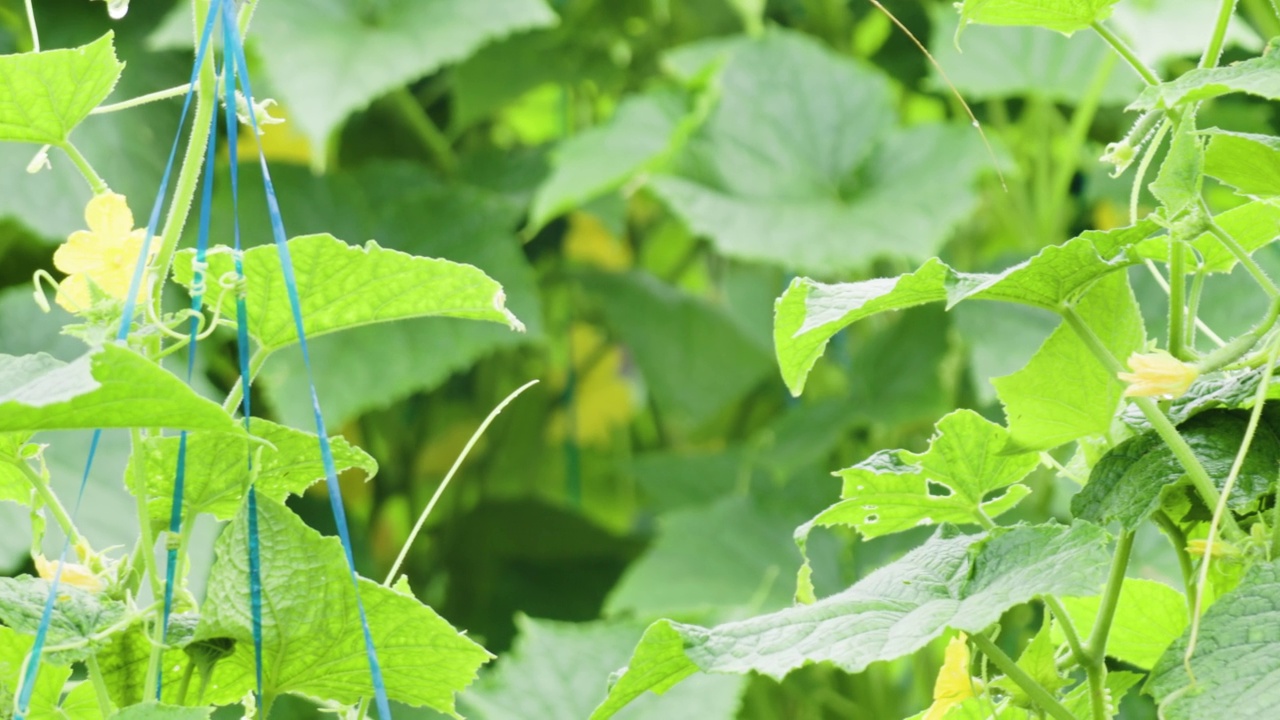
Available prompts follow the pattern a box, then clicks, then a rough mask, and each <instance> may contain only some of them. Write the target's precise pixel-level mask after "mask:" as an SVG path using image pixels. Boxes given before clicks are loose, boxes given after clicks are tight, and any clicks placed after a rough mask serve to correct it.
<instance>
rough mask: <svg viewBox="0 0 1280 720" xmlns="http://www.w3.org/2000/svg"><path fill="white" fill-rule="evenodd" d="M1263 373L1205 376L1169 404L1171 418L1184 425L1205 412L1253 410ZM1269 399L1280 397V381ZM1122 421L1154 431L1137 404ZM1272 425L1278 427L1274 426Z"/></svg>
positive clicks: (1256, 370)
mask: <svg viewBox="0 0 1280 720" xmlns="http://www.w3.org/2000/svg"><path fill="white" fill-rule="evenodd" d="M1263 370H1264V369H1263V368H1253V369H1246V370H1232V371H1228V372H1217V373H1209V374H1206V375H1201V376H1200V377H1198V378H1196V380H1195V382H1193V383H1191V387H1190V388H1188V389H1187V392H1186V393H1185V394H1184V395H1182V396H1181V397H1179V398H1177V399H1175V400H1174V401H1173V402H1172V403H1170V404H1169V409H1168V410H1167V411H1166V412H1167V414H1168V416H1169V419H1170V420H1171V421H1173V423H1174V424H1175V425H1180V424H1182V423H1183V422H1186V421H1187V420H1188V419H1190V418H1192V417H1195V416H1196V415H1198V414H1200V413H1202V412H1204V411H1205V410H1212V409H1215V408H1227V409H1248V408H1250V407H1252V406H1253V401H1254V398H1255V397H1256V396H1257V392H1258V383H1260V382H1262V376H1263V374H1264V371H1263ZM1267 397H1268V398H1269V399H1275V398H1276V397H1280V379H1273V380H1272V383H1271V386H1270V387H1269V388H1267ZM1264 413H1265V414H1264V415H1263V419H1264V420H1266V419H1267V417H1268V415H1269V412H1268V411H1265V410H1264ZM1120 419H1121V420H1122V421H1124V423H1125V424H1126V425H1128V426H1129V427H1131V428H1134V429H1135V430H1139V431H1147V430H1150V429H1151V423H1149V422H1147V419H1146V416H1144V415H1143V414H1142V411H1141V410H1139V409H1138V408H1137V406H1134V405H1130V406H1128V407H1126V408H1125V410H1124V412H1123V413H1122V414H1121V415H1120ZM1272 425H1273V426H1274V423H1272Z"/></svg>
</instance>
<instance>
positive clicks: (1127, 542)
mask: <svg viewBox="0 0 1280 720" xmlns="http://www.w3.org/2000/svg"><path fill="white" fill-rule="evenodd" d="M1133 538H1134V533H1133V532H1132V531H1129V532H1124V533H1121V534H1120V539H1119V540H1117V541H1116V552H1115V556H1114V557H1113V558H1112V561H1111V575H1110V576H1109V577H1108V578H1107V588H1106V590H1105V591H1103V594H1102V604H1101V605H1100V606H1099V607H1098V616H1097V619H1095V620H1094V623H1093V632H1092V633H1090V635H1089V644H1088V645H1087V646H1086V647H1087V651H1086V652H1087V653H1088V657H1089V663H1088V664H1087V665H1085V666H1084V670H1085V674H1086V675H1087V677H1088V680H1089V697H1090V701H1091V703H1090V704H1091V705H1092V706H1093V718H1094V720H1108V718H1110V717H1111V714H1110V713H1109V712H1108V709H1107V637H1108V636H1109V635H1110V634H1111V622H1112V621H1113V620H1115V616H1116V608H1117V607H1118V606H1119V604H1120V590H1121V588H1123V587H1124V573H1125V569H1126V568H1128V567H1129V555H1130V554H1131V552H1132V550H1133Z"/></svg>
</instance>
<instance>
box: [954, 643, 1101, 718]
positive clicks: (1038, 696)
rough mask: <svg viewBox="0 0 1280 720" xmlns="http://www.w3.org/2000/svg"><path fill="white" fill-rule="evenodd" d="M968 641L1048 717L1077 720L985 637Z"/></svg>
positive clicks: (1051, 694)
mask: <svg viewBox="0 0 1280 720" xmlns="http://www.w3.org/2000/svg"><path fill="white" fill-rule="evenodd" d="M969 639H970V640H972V641H973V644H974V645H975V646H977V648H978V649H979V650H981V651H982V654H984V655H986V656H987V657H988V658H990V659H991V662H993V663H995V666H996V667H998V668H1000V671H1001V672H1003V673H1004V674H1005V675H1007V676H1008V677H1009V679H1010V680H1012V681H1014V682H1015V683H1017V684H1018V687H1020V688H1022V689H1023V691H1025V692H1026V693H1027V695H1028V696H1030V697H1031V699H1032V700H1034V701H1035V703H1036V704H1037V705H1039V706H1040V708H1041V709H1042V710H1044V711H1045V712H1046V713H1048V714H1049V715H1050V716H1052V717H1054V718H1057V720H1078V719H1077V718H1076V716H1075V715H1072V714H1071V711H1070V710H1068V709H1067V708H1066V706H1064V705H1063V704H1062V703H1061V702H1058V699H1057V698H1056V697H1054V696H1053V693H1051V692H1049V691H1048V690H1046V689H1045V688H1044V686H1043V685H1041V684H1040V683H1038V682H1036V679H1035V678H1033V677H1031V676H1030V675H1029V674H1027V671H1025V670H1023V669H1022V668H1020V667H1018V664H1017V663H1016V662H1014V661H1013V658H1011V657H1009V656H1008V655H1006V654H1005V653H1004V651H1003V650H1001V649H1000V647H999V646H998V645H996V644H995V643H993V642H991V640H990V639H988V638H987V636H985V635H982V634H978V635H972V636H970V637H969Z"/></svg>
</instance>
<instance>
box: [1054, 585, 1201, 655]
mask: <svg viewBox="0 0 1280 720" xmlns="http://www.w3.org/2000/svg"><path fill="white" fill-rule="evenodd" d="M1101 602H1102V596H1100V595H1097V596H1094V597H1088V598H1070V597H1068V598H1062V604H1063V605H1064V606H1065V607H1066V608H1067V614H1068V615H1070V616H1071V620H1072V622H1073V624H1074V625H1075V627H1076V630H1077V631H1078V632H1079V633H1080V635H1081V636H1082V637H1088V636H1089V635H1090V633H1092V632H1093V623H1094V620H1096V619H1097V617H1098V606H1099V605H1100V604H1101ZM1189 617H1190V615H1189V613H1188V612H1187V598H1186V596H1184V595H1183V594H1182V593H1180V592H1178V591H1177V590H1174V589H1173V588H1171V587H1169V586H1168V585H1165V584H1164V583H1162V582H1156V581H1155V580H1142V579H1140V578H1127V579H1126V580H1125V581H1124V585H1122V586H1121V587H1120V601H1119V605H1117V606H1116V614H1115V617H1114V619H1113V620H1112V621H1111V634H1109V635H1108V636H1107V655H1108V656H1110V657H1113V658H1116V659H1118V660H1123V661H1124V662H1127V663H1129V664H1131V665H1136V666H1138V667H1140V668H1143V669H1144V670H1145V669H1148V668H1150V667H1152V666H1154V665H1155V664H1156V661H1157V660H1158V659H1160V654H1161V653H1163V652H1164V651H1165V648H1167V647H1169V644H1170V643H1172V642H1173V641H1174V640H1176V639H1178V637H1179V636H1181V635H1182V632H1183V631H1184V630H1186V629H1187V624H1188V623H1189V622H1190V620H1189ZM1054 638H1055V639H1054V642H1057V643H1062V642H1065V641H1066V638H1065V636H1063V635H1062V633H1061V631H1060V630H1057V629H1056V628H1055V633H1054Z"/></svg>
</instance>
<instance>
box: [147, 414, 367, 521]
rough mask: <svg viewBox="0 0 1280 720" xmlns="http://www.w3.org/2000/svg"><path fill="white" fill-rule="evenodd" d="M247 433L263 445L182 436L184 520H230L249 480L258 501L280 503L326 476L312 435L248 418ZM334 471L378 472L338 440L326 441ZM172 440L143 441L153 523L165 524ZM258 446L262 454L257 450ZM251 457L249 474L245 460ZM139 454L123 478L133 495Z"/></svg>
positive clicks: (228, 438) (206, 436)
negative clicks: (205, 516)
mask: <svg viewBox="0 0 1280 720" xmlns="http://www.w3.org/2000/svg"><path fill="white" fill-rule="evenodd" d="M249 432H250V433H251V434H252V435H253V436H254V437H256V438H261V439H262V440H265V441H266V442H267V443H269V444H266V445H261V444H259V443H255V442H251V441H250V440H249V438H245V437H238V436H235V435H224V434H216V433H204V432H195V433H191V434H190V435H188V437H187V453H186V473H185V480H184V488H183V516H184V517H185V518H186V521H187V522H190V521H191V520H192V519H193V518H194V517H195V515H196V514H198V513H209V514H211V515H213V516H214V517H216V518H217V519H219V520H230V519H232V518H233V517H235V514H236V512H237V511H238V510H239V509H240V503H241V500H242V498H243V495H244V491H245V489H246V488H247V487H248V486H249V481H250V479H251V476H252V479H253V482H254V487H256V488H257V491H258V495H259V496H260V497H268V498H271V499H272V500H276V501H277V502H283V501H284V499H285V498H286V497H287V496H288V495H300V494H302V492H303V491H304V490H306V489H307V488H308V487H310V486H311V485H312V484H313V483H315V482H317V481H319V480H323V479H324V477H325V471H324V465H323V463H322V462H321V460H320V448H319V445H318V444H317V442H316V436H315V434H314V433H308V432H303V431H301V430H294V429H293V428H289V427H285V426H283V425H277V424H275V423H272V422H268V421H266V420H262V419H261V418H252V419H251V420H250V424H249ZM330 443H331V444H332V447H333V456H334V462H335V463H336V466H337V469H338V472H344V471H346V470H350V469H352V468H359V469H360V470H362V471H364V474H365V475H366V477H368V478H372V477H373V476H374V474H376V473H377V472H378V464H377V463H376V462H375V461H374V459H373V458H372V457H369V455H368V454H366V453H365V452H364V451H362V450H361V449H360V448H357V447H355V446H354V445H352V444H350V443H348V442H347V441H346V440H345V439H343V438H341V437H333V438H330ZM178 445H179V439H178V438H177V437H172V436H171V437H153V438H148V439H147V440H145V441H144V443H143V449H142V457H143V458H145V459H144V461H143V463H144V467H143V473H144V474H145V475H146V478H147V497H148V498H150V503H149V504H148V513H149V514H150V516H151V521H152V522H154V523H161V524H164V523H168V522H169V513H170V512H171V510H172V508H173V483H174V473H175V470H176V468H177V462H178ZM259 448H261V450H259ZM250 456H252V457H253V458H254V467H253V471H252V473H251V472H250V470H249V467H248V460H249V458H250ZM137 462H138V455H137V454H136V453H135V454H134V455H132V456H130V459H129V468H128V470H126V471H125V478H126V479H127V482H128V483H129V486H130V490H131V491H134V490H136V488H135V487H134V480H133V478H134V477H135V475H134V473H135V472H136V470H137V469H136V467H135V463H137Z"/></svg>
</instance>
